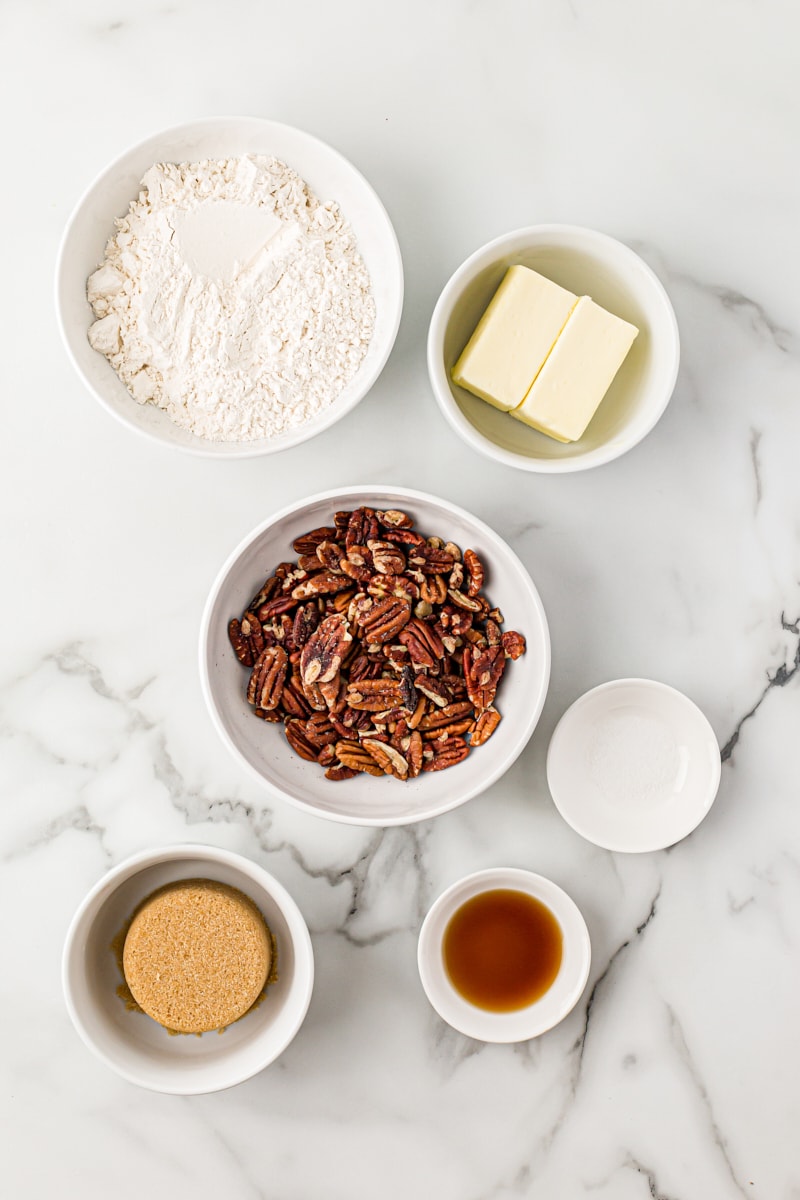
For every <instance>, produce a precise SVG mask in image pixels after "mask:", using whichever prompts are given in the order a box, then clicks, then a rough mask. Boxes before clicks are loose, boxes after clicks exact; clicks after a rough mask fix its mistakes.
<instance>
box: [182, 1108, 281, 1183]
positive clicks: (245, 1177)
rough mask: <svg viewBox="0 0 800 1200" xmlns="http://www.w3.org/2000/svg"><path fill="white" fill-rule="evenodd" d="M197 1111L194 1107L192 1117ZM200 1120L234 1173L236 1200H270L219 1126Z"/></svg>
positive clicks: (243, 1158)
mask: <svg viewBox="0 0 800 1200" xmlns="http://www.w3.org/2000/svg"><path fill="white" fill-rule="evenodd" d="M198 1111H200V1110H198V1109H197V1108H196V1107H195V1108H194V1110H193V1113H194V1115H197V1113H198ZM200 1119H201V1121H202V1124H203V1126H204V1128H205V1130H206V1134H207V1137H208V1138H209V1139H210V1140H213V1141H214V1142H216V1144H217V1145H218V1146H220V1147H221V1148H222V1150H223V1151H224V1153H225V1156H226V1158H227V1159H228V1161H229V1162H230V1163H231V1164H232V1166H233V1168H234V1170H235V1171H236V1174H237V1177H238V1180H239V1182H238V1183H237V1185H236V1189H235V1194H236V1200H245V1197H246V1196H253V1197H254V1200H271V1198H270V1197H269V1195H268V1193H267V1192H265V1191H263V1190H262V1189H261V1187H260V1186H259V1184H258V1183H257V1182H256V1180H255V1179H253V1177H252V1175H251V1174H250V1172H249V1171H247V1170H245V1158H246V1156H243V1155H241V1154H238V1153H237V1152H236V1149H235V1148H234V1147H233V1146H232V1145H231V1143H230V1142H229V1141H228V1139H227V1138H226V1137H224V1136H223V1135H222V1133H221V1132H220V1129H219V1125H218V1124H212V1122H211V1121H208V1120H205V1119H204V1118H203V1116H202V1115H201V1118H200ZM226 1191H227V1192H228V1194H230V1192H231V1191H232V1189H231V1186H230V1184H228V1185H227V1187H226Z"/></svg>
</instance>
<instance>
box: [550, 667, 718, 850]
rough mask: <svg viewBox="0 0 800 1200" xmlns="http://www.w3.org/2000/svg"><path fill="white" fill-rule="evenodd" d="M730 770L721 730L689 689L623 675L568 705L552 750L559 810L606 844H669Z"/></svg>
mask: <svg viewBox="0 0 800 1200" xmlns="http://www.w3.org/2000/svg"><path fill="white" fill-rule="evenodd" d="M720 772H721V761H720V751H719V745H718V743H717V739H716V737H715V736H714V731H713V729H712V728H711V725H710V724H709V722H708V720H707V718H706V717H705V716H704V715H703V713H702V712H701V711H700V709H699V708H698V707H697V705H696V704H694V703H693V702H692V701H691V700H689V699H688V697H687V696H684V695H683V693H682V692H678V691H676V690H675V688H671V687H668V686H667V684H665V683H658V682H656V681H655V680H652V679H616V680H613V681H612V682H610V683H604V684H601V685H600V687H596V688H593V689H592V690H591V691H590V692H586V693H585V695H583V696H581V697H580V698H579V699H578V700H576V701H575V703H574V704H573V705H572V706H571V707H570V708H568V709H567V711H566V712H565V713H564V715H563V717H562V718H561V720H560V721H559V723H558V725H557V726H556V728H555V732H554V733H553V736H552V739H551V741H550V747H549V750H548V753H547V782H548V784H549V786H550V792H551V794H552V796H553V800H554V801H555V804H556V807H557V808H558V811H559V812H560V813H561V815H562V817H563V818H564V820H565V821H567V822H568V823H569V824H570V825H571V826H572V828H573V829H574V830H575V831H576V832H577V833H579V834H581V836H582V837H585V838H586V839H587V840H588V841H590V842H594V843H595V845H597V846H603V847H604V848H605V849H606V850H620V851H631V852H633V851H645V850H661V849H663V848H664V847H666V846H671V845H673V844H674V843H675V842H678V841H680V840H681V838H684V837H686V835H687V834H689V833H691V832H692V830H693V829H695V828H696V827H697V826H698V825H699V824H700V822H701V821H702V819H703V817H704V816H705V815H706V813H707V812H708V810H709V809H710V808H711V805H712V804H713V802H714V797H715V796H716V794H717V789H718V787H719V781H720Z"/></svg>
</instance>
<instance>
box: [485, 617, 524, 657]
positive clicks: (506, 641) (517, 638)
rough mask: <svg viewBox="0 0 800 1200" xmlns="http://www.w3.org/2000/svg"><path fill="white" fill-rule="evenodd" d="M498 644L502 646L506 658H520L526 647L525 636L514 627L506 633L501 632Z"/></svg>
mask: <svg viewBox="0 0 800 1200" xmlns="http://www.w3.org/2000/svg"><path fill="white" fill-rule="evenodd" d="M487 625H488V621H487ZM500 645H501V646H502V647H503V653H504V654H505V656H506V658H512V659H518V658H521V656H522V655H523V654H524V653H525V650H526V648H527V646H526V642H525V638H524V637H523V636H522V634H521V633H517V631H516V630H515V629H509V630H507V631H506V633H504V634H501V637H500Z"/></svg>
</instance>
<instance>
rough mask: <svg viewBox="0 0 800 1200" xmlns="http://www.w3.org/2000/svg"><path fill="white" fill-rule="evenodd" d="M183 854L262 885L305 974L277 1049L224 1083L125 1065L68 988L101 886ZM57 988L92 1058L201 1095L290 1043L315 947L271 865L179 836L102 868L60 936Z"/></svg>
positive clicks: (122, 1072) (135, 1079)
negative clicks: (181, 1079)
mask: <svg viewBox="0 0 800 1200" xmlns="http://www.w3.org/2000/svg"><path fill="white" fill-rule="evenodd" d="M182 858H205V859H207V860H208V861H210V862H217V863H222V864H224V865H225V866H228V867H231V868H232V869H233V870H235V871H239V872H241V874H242V875H243V876H245V877H246V878H250V879H252V880H253V881H254V882H256V883H258V884H259V885H260V886H261V887H263V888H264V890H265V891H266V892H268V893H269V894H270V896H272V897H273V899H274V900H275V902H276V904H277V906H278V908H279V909H280V910H281V913H282V914H283V916H284V918H285V920H286V923H287V925H288V926H289V932H290V935H291V938H292V945H293V948H294V951H295V962H296V964H297V968H298V970H299V971H302V972H303V973H304V974H305V975H306V980H305V990H304V995H303V1001H302V1003H301V1004H300V1005H299V1006H298V1007H297V1009H296V1011H295V1019H294V1021H293V1022H292V1024H291V1026H290V1028H289V1030H288V1031H287V1036H286V1037H285V1038H284V1040H283V1042H282V1044H281V1045H280V1047H279V1049H278V1050H277V1051H276V1052H275V1053H271V1054H270V1056H269V1058H268V1059H266V1060H265V1061H255V1062H254V1063H253V1065H252V1067H249V1066H248V1067H246V1068H244V1069H243V1070H241V1071H239V1072H237V1073H236V1075H234V1076H231V1077H230V1078H228V1079H226V1080H225V1082H224V1083H221V1084H218V1085H215V1086H212V1087H209V1086H207V1085H202V1084H192V1083H188V1082H187V1084H186V1085H180V1086H172V1087H163V1086H159V1085H158V1084H156V1083H154V1082H153V1080H152V1079H149V1078H148V1077H147V1076H146V1075H145V1074H140V1073H137V1072H136V1071H134V1070H128V1069H126V1068H125V1067H122V1066H120V1064H119V1063H118V1062H116V1061H115V1060H114V1059H113V1058H112V1057H111V1055H109V1054H106V1053H105V1051H104V1050H102V1049H101V1048H100V1046H99V1045H98V1044H97V1042H96V1041H95V1040H94V1038H93V1037H92V1034H91V1031H90V1029H89V1026H88V1024H87V1023H86V1021H85V1020H84V1018H83V1013H82V1010H81V1009H79V1007H78V1005H76V1003H75V999H74V996H73V991H72V980H71V974H72V971H73V969H77V966H76V963H75V959H76V955H77V953H78V951H79V949H80V947H79V946H78V945H77V944H76V943H77V937H78V934H79V932H80V931H81V926H82V923H83V921H84V919H85V916H86V913H87V910H88V909H89V907H90V906H91V905H92V904H93V903H94V901H95V900H96V899H97V897H98V896H99V895H100V894H101V893H102V892H108V893H109V895H110V894H111V893H112V892H113V891H115V890H116V887H117V886H118V884H120V883H124V882H125V880H126V879H130V878H131V877H132V876H133V875H135V874H136V873H137V869H138V868H144V867H148V866H158V864H159V863H162V862H172V861H175V860H179V859H182ZM61 990H62V994H63V996H64V1003H65V1005H66V1008H67V1012H68V1014H69V1017H70V1020H71V1021H72V1024H73V1026H74V1028H75V1031H76V1032H77V1034H78V1036H79V1037H80V1039H81V1041H82V1042H83V1043H84V1045H85V1046H86V1047H87V1048H88V1049H89V1050H91V1052H92V1054H94V1055H95V1057H96V1058H98V1059H99V1060H100V1061H101V1062H103V1063H105V1065H106V1066H107V1067H109V1068H110V1069H111V1070H112V1071H114V1072H115V1073H116V1074H117V1075H119V1076H120V1078H122V1079H125V1080H127V1082H128V1083H133V1084H135V1085H136V1086H137V1087H141V1088H145V1089H147V1090H148V1091H151V1092H159V1093H161V1094H163V1095H171V1096H203V1095H208V1094H210V1093H212V1092H223V1091H227V1089H228V1088H232V1087H236V1086H237V1084H240V1083H244V1082H245V1081H246V1080H247V1079H252V1077H253V1076H254V1075H258V1074H259V1072H260V1071H263V1070H265V1069H266V1068H267V1067H268V1066H269V1065H270V1064H271V1063H273V1062H275V1060H276V1059H277V1058H279V1057H280V1055H281V1054H283V1052H284V1050H286V1048H287V1046H289V1045H290V1044H291V1043H292V1041H293V1040H294V1038H295V1037H296V1035H297V1033H298V1032H299V1030H300V1027H301V1026H302V1024H303V1022H304V1020H305V1018H306V1014H307V1012H308V1008H309V1005H310V1003H311V996H312V994H313V991H314V947H313V945H312V942H311V934H310V932H309V929H308V925H307V924H306V920H305V917H304V916H303V914H302V912H301V911H300V908H299V906H298V904H297V901H296V900H295V899H294V897H293V896H292V895H290V893H289V892H288V891H287V890H286V888H285V887H284V886H283V884H282V883H279V881H278V880H277V879H276V878H275V876H274V875H271V874H270V873H269V871H267V870H265V869H264V868H263V867H261V866H259V864H258V863H257V862H254V861H253V860H252V859H251V858H247V857H246V856H245V855H243V854H237V853H236V852H235V851H233V850H224V849H222V848H221V847H218V846H207V845H205V844H204V843H202V842H178V843H176V844H175V845H172V846H159V847H156V848H155V849H150V850H140V851H138V852H137V853H136V854H132V855H130V856H129V857H128V858H125V859H123V861H122V862H120V863H117V865H116V866H114V867H111V868H110V869H109V870H108V871H106V873H105V875H103V876H101V878H100V879H98V880H97V882H96V883H95V884H94V886H93V887H91V888H90V889H89V891H88V892H87V893H86V895H85V896H84V898H83V900H81V902H80V904H79V905H78V907H77V909H76V910H75V913H74V915H73V917H72V920H71V921H70V923H69V928H68V929H67V934H66V937H65V939H64V949H63V951H62V955H61ZM187 1078H188V1076H187Z"/></svg>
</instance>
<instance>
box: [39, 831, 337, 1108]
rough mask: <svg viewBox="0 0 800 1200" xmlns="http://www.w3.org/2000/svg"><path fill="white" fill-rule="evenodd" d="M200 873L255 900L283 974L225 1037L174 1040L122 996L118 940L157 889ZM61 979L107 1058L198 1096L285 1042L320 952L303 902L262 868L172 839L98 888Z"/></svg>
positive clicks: (82, 913) (85, 1031) (73, 936)
mask: <svg viewBox="0 0 800 1200" xmlns="http://www.w3.org/2000/svg"><path fill="white" fill-rule="evenodd" d="M193 878H202V879H215V880H218V881H219V882H221V883H227V884H229V885H231V886H232V887H236V888H239V890H240V891H242V892H244V893H245V895H247V896H249V897H250V898H251V899H252V900H253V901H254V902H255V904H256V905H257V906H258V908H259V909H260V910H261V913H262V915H263V916H264V919H265V920H266V922H267V924H268V925H269V927H270V929H271V930H272V932H273V934H274V936H275V940H276V945H277V953H278V979H277V980H276V982H275V983H272V984H270V985H269V987H268V989H267V994H266V996H265V998H264V1000H263V1001H262V1003H261V1004H260V1005H258V1007H257V1008H255V1009H254V1010H253V1011H252V1012H250V1013H247V1014H246V1015H245V1016H244V1017H242V1018H241V1020H239V1021H237V1022H235V1024H233V1025H231V1026H229V1027H228V1029H226V1031H225V1033H224V1034H221V1035H220V1034H217V1033H207V1034H203V1036H202V1037H180V1036H178V1037H172V1036H170V1035H169V1034H168V1033H167V1032H166V1030H165V1029H162V1028H161V1026H160V1025H158V1024H157V1023H156V1022H155V1021H153V1020H151V1019H150V1017H147V1016H145V1015H144V1014H143V1013H135V1012H128V1011H127V1009H126V1008H125V1005H124V1003H123V1001H122V1000H121V999H120V998H119V996H118V995H117V994H116V988H117V987H118V985H119V984H120V983H121V982H122V979H121V975H120V971H119V968H118V966H117V961H116V958H115V956H114V953H113V952H112V950H111V942H112V940H113V939H114V937H115V936H116V935H117V934H118V933H119V932H120V930H121V929H123V928H124V926H125V923H126V921H128V920H129V919H130V917H131V915H132V914H133V912H134V910H135V909H136V907H137V906H138V905H139V904H140V903H141V901H142V900H144V899H146V897H147V896H149V895H150V893H151V892H153V891H155V889H156V888H159V887H161V886H162V885H163V884H166V883H172V882H174V881H176V880H178V879H193ZM62 978H63V986H64V997H65V999H66V1004H67V1009H68V1010H69V1015H70V1017H71V1018H72V1021H73V1024H74V1025H75V1028H76V1029H77V1031H78V1033H79V1034H80V1036H81V1037H82V1039H83V1041H84V1042H85V1043H86V1045H87V1046H88V1047H89V1049H90V1050H92V1051H93V1052H94V1053H95V1054H96V1055H97V1056H98V1058H100V1059H102V1061H103V1062H104V1063H106V1065H107V1066H109V1067H111V1068H112V1070H114V1071H116V1072H117V1073H118V1074H119V1075H121V1076H122V1077H123V1078H124V1079H127V1080H128V1081H129V1082H131V1083H135V1084H138V1085H139V1086H140V1087H145V1088H150V1089H151V1090H152V1091H156V1092H169V1093H171V1094H173V1095H182V1096H190V1095H198V1094H200V1093H203V1092H216V1091H220V1090H222V1089H223V1088H228V1087H232V1086H233V1085H234V1084H236V1083H241V1082H242V1081H243V1080H245V1079H249V1078H250V1076H251V1075H255V1074H256V1072H258V1071H261V1070H262V1069H263V1068H264V1067H266V1066H268V1065H269V1064H270V1063H271V1062H273V1061H274V1060H275V1059H276V1058H277V1057H278V1055H279V1054H281V1053H282V1052H283V1051H284V1050H285V1049H286V1047H287V1046H288V1045H289V1043H290V1042H291V1040H292V1038H293V1037H294V1036H295V1034H296V1033H297V1031H298V1029H299V1028H300V1026H301V1025H302V1023H303V1019H304V1017H305V1015H306V1011H307V1009H308V1005H309V1002H310V1000H311V992H312V988H313V984H314V956H313V951H312V949H311V938H310V936H309V933H308V929H307V927H306V924H305V921H304V920H303V917H302V914H301V913H300V910H299V908H298V907H297V905H296V904H295V902H294V900H293V899H292V898H291V896H290V895H289V893H288V892H287V891H286V889H285V888H284V887H282V885H281V884H279V883H278V881H277V880H276V879H273V877H272V876H271V875H269V874H268V873H267V872H266V871H264V870H263V869H262V868H261V867H259V866H257V865H256V864H255V863H253V862H250V860H249V859H246V858H243V857H242V856H241V855H238V854H232V853H230V852H229V851H227V850H217V849H215V848H214V847H212V846H194V845H181V846H168V847H165V848H163V849H159V850H148V851H145V852H144V853H142V854H136V855H134V856H133V857H132V858H129V859H126V861H125V862H123V863H120V864H119V866H117V867H114V868H113V869H112V870H110V871H109V872H108V874H107V875H105V876H104V877H103V878H102V879H101V880H100V881H99V883H97V884H96V885H95V887H93V888H92V890H91V891H90V892H89V894H88V896H87V897H86V899H85V900H84V901H83V903H82V904H81V905H80V907H79V908H78V911H77V912H76V914H75V916H74V918H73V920H72V923H71V925H70V927H69V932H68V933H67V939H66V943H65V946H64V957H63V967H62Z"/></svg>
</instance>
